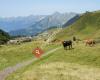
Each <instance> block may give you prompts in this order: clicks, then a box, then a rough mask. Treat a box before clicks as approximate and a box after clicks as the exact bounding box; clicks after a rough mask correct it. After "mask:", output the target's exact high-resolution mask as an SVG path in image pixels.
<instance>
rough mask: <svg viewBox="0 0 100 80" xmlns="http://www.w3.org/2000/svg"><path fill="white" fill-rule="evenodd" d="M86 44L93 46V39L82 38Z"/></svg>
mask: <svg viewBox="0 0 100 80" xmlns="http://www.w3.org/2000/svg"><path fill="white" fill-rule="evenodd" d="M84 42H85V44H86V46H87V45H89V46H93V45H94V44H95V41H94V40H93V39H87V40H84Z"/></svg>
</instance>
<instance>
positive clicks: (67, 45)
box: [62, 40, 72, 49]
mask: <svg viewBox="0 0 100 80" xmlns="http://www.w3.org/2000/svg"><path fill="white" fill-rule="evenodd" d="M62 44H63V47H64V49H67V47H69V49H72V41H71V40H68V41H63V42H62Z"/></svg>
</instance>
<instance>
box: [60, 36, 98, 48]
mask: <svg viewBox="0 0 100 80" xmlns="http://www.w3.org/2000/svg"><path fill="white" fill-rule="evenodd" d="M79 41H82V42H83V43H85V45H86V46H91V47H92V46H94V45H95V44H96V43H100V40H94V39H85V40H80V39H76V38H75V37H73V40H66V41H62V44H63V47H64V49H67V47H68V48H69V49H72V48H73V47H72V45H73V42H76V43H78V42H79Z"/></svg>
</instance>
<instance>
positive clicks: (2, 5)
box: [0, 0, 100, 17]
mask: <svg viewBox="0 0 100 80" xmlns="http://www.w3.org/2000/svg"><path fill="white" fill-rule="evenodd" d="M96 10H100V0H0V17H17V16H29V15H48V14H52V13H54V12H61V13H64V12H76V13H83V12H86V11H96Z"/></svg>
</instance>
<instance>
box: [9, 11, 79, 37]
mask: <svg viewBox="0 0 100 80" xmlns="http://www.w3.org/2000/svg"><path fill="white" fill-rule="evenodd" d="M77 15H78V14H77V13H59V12H55V13H54V14H52V15H47V16H45V17H44V18H43V19H41V20H39V21H37V22H36V23H35V24H33V25H31V26H29V27H26V28H23V29H20V30H13V31H10V35H14V36H17V35H26V36H29V35H36V34H38V33H40V32H42V31H44V30H46V29H47V28H51V27H54V26H62V25H64V24H65V23H66V22H68V21H69V20H71V19H72V18H74V17H75V16H77Z"/></svg>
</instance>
